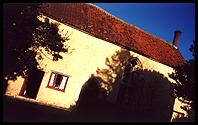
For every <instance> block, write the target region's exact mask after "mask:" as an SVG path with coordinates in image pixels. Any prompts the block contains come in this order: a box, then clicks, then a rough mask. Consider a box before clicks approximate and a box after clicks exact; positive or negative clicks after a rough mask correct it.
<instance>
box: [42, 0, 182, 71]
mask: <svg viewBox="0 0 198 125" xmlns="http://www.w3.org/2000/svg"><path fill="white" fill-rule="evenodd" d="M40 11H41V12H42V13H43V14H44V15H46V16H48V17H50V18H53V19H55V20H57V21H60V22H62V23H64V24H67V25H70V26H72V27H74V28H77V29H78V30H81V31H83V32H86V33H88V34H90V35H92V36H95V37H97V38H100V39H103V40H105V41H108V42H111V43H113V44H116V45H119V46H122V47H125V48H128V49H130V50H132V51H134V52H136V53H139V54H141V55H143V56H146V57H148V58H150V59H153V60H155V61H158V62H160V63H163V64H165V65H168V66H171V67H175V66H178V65H182V64H184V63H185V61H184V59H183V57H182V55H181V53H180V52H179V50H178V49H175V48H174V47H173V46H172V45H170V44H169V43H167V42H165V41H163V40H162V39H159V38H157V37H155V36H153V35H151V34H149V33H146V32H145V31H143V30H141V29H139V28H137V27H135V26H132V25H129V24H128V23H126V22H124V21H122V20H120V19H118V18H116V17H114V16H112V15H111V14H109V13H107V12H105V11H104V10H102V9H100V8H99V7H97V6H95V5H92V4H85V3H45V4H43V5H42V7H41V9H40Z"/></svg>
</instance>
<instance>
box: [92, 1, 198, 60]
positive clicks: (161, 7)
mask: <svg viewBox="0 0 198 125" xmlns="http://www.w3.org/2000/svg"><path fill="white" fill-rule="evenodd" d="M94 4H95V5H97V6H98V7H100V8H102V9H103V10H105V11H107V12H109V13H111V14H112V15H114V16H116V17H118V18H120V19H122V20H124V21H125V22H127V23H129V24H132V25H134V26H137V27H139V28H140V29H142V30H144V31H146V32H148V33H150V34H152V35H154V36H156V37H158V38H161V39H163V40H165V41H169V42H171V43H172V40H173V36H174V31H175V30H180V31H181V32H182V34H181V37H180V39H179V45H178V48H179V50H180V52H181V53H182V55H183V57H184V59H186V60H189V59H191V58H192V54H191V52H190V51H189V48H190V44H191V43H192V42H193V40H195V4H193V3H147V4H144V3H94Z"/></svg>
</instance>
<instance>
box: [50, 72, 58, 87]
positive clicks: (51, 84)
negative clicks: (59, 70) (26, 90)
mask: <svg viewBox="0 0 198 125" xmlns="http://www.w3.org/2000/svg"><path fill="white" fill-rule="evenodd" d="M55 76H56V75H55V74H54V73H52V76H51V79H50V83H49V86H53V83H54V78H55Z"/></svg>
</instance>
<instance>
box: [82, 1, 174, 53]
mask: <svg viewBox="0 0 198 125" xmlns="http://www.w3.org/2000/svg"><path fill="white" fill-rule="evenodd" d="M85 4H87V5H90V6H93V7H96V9H99V10H100V11H102V12H104V13H105V14H107V15H109V16H111V17H113V18H115V19H117V20H119V21H121V22H122V23H124V24H127V25H129V26H132V27H134V28H136V29H138V30H140V31H142V32H144V33H145V34H147V35H150V36H152V37H154V38H156V39H159V40H161V41H162V42H164V43H166V44H168V45H169V46H171V47H173V46H172V44H171V43H170V42H168V41H166V40H164V39H162V38H159V37H157V36H155V35H153V34H151V33H149V32H147V31H144V30H143V29H140V28H139V27H137V26H135V25H133V24H129V23H127V22H125V21H124V20H122V19H120V18H118V17H116V16H114V15H112V14H111V13H109V12H107V11H106V10H104V9H102V8H100V7H98V6H97V5H95V4H92V3H85ZM173 48H174V49H176V48H175V47H173Z"/></svg>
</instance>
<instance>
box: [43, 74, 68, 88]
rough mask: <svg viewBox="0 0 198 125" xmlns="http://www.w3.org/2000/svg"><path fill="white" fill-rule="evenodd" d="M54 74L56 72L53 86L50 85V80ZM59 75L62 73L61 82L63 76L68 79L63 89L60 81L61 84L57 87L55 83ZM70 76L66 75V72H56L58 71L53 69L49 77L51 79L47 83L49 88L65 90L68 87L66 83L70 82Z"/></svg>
mask: <svg viewBox="0 0 198 125" xmlns="http://www.w3.org/2000/svg"><path fill="white" fill-rule="evenodd" d="M52 74H55V76H54V77H55V78H54V80H53V85H52V86H51V85H50V81H51V79H52ZM58 75H61V81H60V82H62V80H63V77H66V81H65V84H64V88H63V89H60V88H59V87H60V85H61V83H60V85H59V87H58V88H57V87H55V83H56V79H57V77H58ZM69 77H70V76H69V75H66V74H63V73H59V72H56V71H51V74H50V78H49V81H48V83H47V88H50V89H53V90H58V91H61V92H65V88H66V85H67V82H68V79H69Z"/></svg>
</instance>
